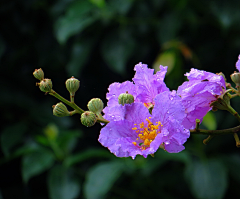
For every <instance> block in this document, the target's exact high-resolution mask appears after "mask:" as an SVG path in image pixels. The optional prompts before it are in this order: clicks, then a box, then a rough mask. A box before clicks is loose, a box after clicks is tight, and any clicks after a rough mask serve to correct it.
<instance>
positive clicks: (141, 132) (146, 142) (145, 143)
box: [132, 117, 162, 150]
mask: <svg viewBox="0 0 240 199" xmlns="http://www.w3.org/2000/svg"><path fill="white" fill-rule="evenodd" d="M150 118H151V117H149V119H150ZM149 119H148V118H147V119H146V121H147V122H148V124H147V127H145V125H144V122H142V123H140V124H139V127H140V129H139V128H137V127H134V128H132V129H133V130H135V131H136V133H137V134H138V138H137V140H141V141H142V142H141V144H142V145H141V146H140V147H141V149H142V150H145V149H146V148H147V147H149V146H150V144H151V142H152V141H153V140H154V139H155V137H156V136H157V134H158V133H160V131H159V126H162V125H161V122H156V124H155V125H154V124H153V123H152V122H151V121H150V120H149ZM134 125H137V124H134ZM133 144H134V145H135V146H137V142H133Z"/></svg>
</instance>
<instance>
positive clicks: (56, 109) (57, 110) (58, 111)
mask: <svg viewBox="0 0 240 199" xmlns="http://www.w3.org/2000/svg"><path fill="white" fill-rule="evenodd" d="M53 115H55V116H57V117H65V116H69V115H70V113H69V111H68V110H67V107H66V106H65V105H64V104H63V103H62V102H59V103H57V104H56V105H54V106H53Z"/></svg>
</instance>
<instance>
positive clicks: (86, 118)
mask: <svg viewBox="0 0 240 199" xmlns="http://www.w3.org/2000/svg"><path fill="white" fill-rule="evenodd" d="M96 121H97V116H96V114H95V113H93V112H91V111H85V112H84V113H82V115H81V122H82V124H83V125H84V126H87V127H90V126H93V125H94V124H95V123H96Z"/></svg>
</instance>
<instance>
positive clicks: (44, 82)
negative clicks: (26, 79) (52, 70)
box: [37, 79, 52, 92]
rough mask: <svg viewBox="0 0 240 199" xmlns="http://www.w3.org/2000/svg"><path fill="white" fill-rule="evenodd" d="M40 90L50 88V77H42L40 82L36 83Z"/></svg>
mask: <svg viewBox="0 0 240 199" xmlns="http://www.w3.org/2000/svg"><path fill="white" fill-rule="evenodd" d="M37 85H38V86H39V88H40V90H41V91H43V92H50V91H51V90H52V81H51V79H43V80H42V81H41V82H40V83H38V84H37Z"/></svg>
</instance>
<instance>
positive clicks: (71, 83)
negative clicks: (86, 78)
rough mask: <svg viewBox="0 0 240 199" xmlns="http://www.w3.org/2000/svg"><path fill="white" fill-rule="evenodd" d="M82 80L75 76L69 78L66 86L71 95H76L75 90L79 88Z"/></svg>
mask: <svg viewBox="0 0 240 199" xmlns="http://www.w3.org/2000/svg"><path fill="white" fill-rule="evenodd" d="M79 86H80V81H79V80H78V79H76V78H74V77H71V78H69V79H67V81H66V88H67V90H68V91H69V93H70V94H71V95H75V92H76V91H77V90H78V89H79Z"/></svg>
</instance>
